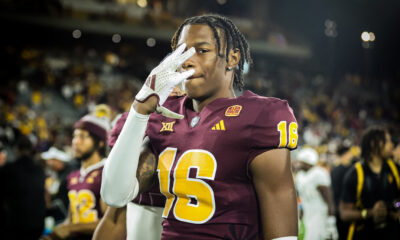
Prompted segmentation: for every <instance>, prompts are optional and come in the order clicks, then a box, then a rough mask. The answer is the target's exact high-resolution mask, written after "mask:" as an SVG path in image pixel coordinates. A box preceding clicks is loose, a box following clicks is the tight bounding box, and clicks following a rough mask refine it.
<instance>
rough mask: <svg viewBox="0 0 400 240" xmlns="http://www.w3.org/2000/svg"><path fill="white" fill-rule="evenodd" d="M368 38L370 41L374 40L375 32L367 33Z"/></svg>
mask: <svg viewBox="0 0 400 240" xmlns="http://www.w3.org/2000/svg"><path fill="white" fill-rule="evenodd" d="M369 40H370V41H371V42H373V41H375V34H374V33H373V32H370V33H369Z"/></svg>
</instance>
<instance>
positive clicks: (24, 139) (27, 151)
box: [15, 134, 34, 156]
mask: <svg viewBox="0 0 400 240" xmlns="http://www.w3.org/2000/svg"><path fill="white" fill-rule="evenodd" d="M15 147H16V149H17V151H18V153H19V154H20V155H22V156H30V155H31V154H32V153H33V150H34V149H33V144H32V142H31V140H30V139H29V138H28V136H25V135H23V134H20V135H19V137H18V139H17V141H16V143H15Z"/></svg>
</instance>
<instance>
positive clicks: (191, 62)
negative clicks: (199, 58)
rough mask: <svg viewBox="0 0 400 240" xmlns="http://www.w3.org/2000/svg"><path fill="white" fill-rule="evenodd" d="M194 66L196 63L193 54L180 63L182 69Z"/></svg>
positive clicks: (185, 69)
mask: <svg viewBox="0 0 400 240" xmlns="http://www.w3.org/2000/svg"><path fill="white" fill-rule="evenodd" d="M195 67H196V64H195V62H194V59H193V56H192V57H190V58H189V59H187V60H186V61H185V62H184V63H183V64H182V70H183V71H187V70H190V69H194V68H195Z"/></svg>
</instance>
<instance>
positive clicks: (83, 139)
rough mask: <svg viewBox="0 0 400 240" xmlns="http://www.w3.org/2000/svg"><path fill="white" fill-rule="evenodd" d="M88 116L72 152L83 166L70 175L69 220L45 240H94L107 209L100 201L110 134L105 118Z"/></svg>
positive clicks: (79, 126) (77, 125)
mask: <svg viewBox="0 0 400 240" xmlns="http://www.w3.org/2000/svg"><path fill="white" fill-rule="evenodd" d="M98 114H99V112H96V113H95V114H93V115H86V116H84V117H83V118H81V119H80V120H79V121H78V122H76V123H75V125H74V129H75V130H74V134H73V139H72V148H73V151H74V155H75V157H76V158H77V160H78V161H79V162H80V163H81V168H80V169H79V170H76V171H73V172H71V173H70V174H69V175H68V184H67V187H68V197H69V206H70V207H69V211H70V212H69V216H70V217H69V218H67V219H66V221H64V222H63V223H62V224H59V225H57V226H56V227H55V228H54V229H53V232H51V234H50V235H48V236H46V237H45V239H76V240H86V239H92V235H93V232H94V230H95V229H96V226H97V224H98V223H99V221H100V219H101V217H102V216H103V213H104V211H105V208H106V205H105V204H104V202H103V200H102V199H101V197H100V186H101V177H102V171H103V166H104V162H105V157H106V155H107V152H106V144H107V138H108V134H109V130H110V125H109V121H108V120H107V119H106V118H105V116H104V117H101V118H99V117H96V115H98Z"/></svg>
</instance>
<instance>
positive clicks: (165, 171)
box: [101, 15, 298, 239]
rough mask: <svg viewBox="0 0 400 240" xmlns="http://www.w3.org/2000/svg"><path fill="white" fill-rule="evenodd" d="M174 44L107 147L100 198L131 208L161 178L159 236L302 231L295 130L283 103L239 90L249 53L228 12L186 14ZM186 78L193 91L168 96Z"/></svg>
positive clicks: (292, 235)
mask: <svg viewBox="0 0 400 240" xmlns="http://www.w3.org/2000/svg"><path fill="white" fill-rule="evenodd" d="M171 45H172V49H173V50H174V52H173V53H172V54H171V55H169V56H168V57H167V58H165V59H164V61H162V62H161V63H160V65H159V66H157V67H156V68H155V69H153V70H152V72H151V73H150V75H149V77H148V78H147V80H146V83H145V84H144V86H143V87H142V89H141V90H140V91H139V93H138V94H137V95H136V97H135V101H134V103H133V105H132V108H131V109H130V112H129V114H128V117H127V120H126V123H125V125H124V127H123V129H122V131H121V134H120V136H119V138H118V140H117V142H116V144H115V145H114V147H113V149H112V151H111V152H110V155H109V157H108V160H107V162H106V164H105V167H104V172H103V182H102V189H101V195H102V197H103V199H104V200H105V201H106V203H107V204H109V205H112V206H116V207H121V206H125V205H126V204H127V203H128V202H130V201H132V199H134V198H135V197H136V196H137V195H138V193H140V192H143V191H146V190H147V189H149V188H151V187H152V186H153V184H154V180H155V179H157V181H158V183H159V186H160V187H159V188H160V191H161V193H163V194H164V196H165V197H166V199H167V200H166V204H165V207H164V211H163V214H162V215H163V217H164V218H165V220H164V221H163V233H162V239H297V225H298V223H297V202H296V191H295V188H294V183H293V178H292V173H291V163H290V154H289V150H291V149H294V148H296V146H297V139H298V135H297V122H296V119H295V117H294V114H293V111H292V109H291V108H290V107H289V105H288V103H287V101H285V100H281V99H277V98H272V97H261V96H258V95H256V94H254V93H252V92H250V91H246V92H244V94H243V95H242V96H240V97H236V96H235V93H234V87H237V88H238V89H239V90H241V89H242V88H243V86H244V81H243V68H244V65H245V63H246V62H247V63H248V64H251V57H250V51H249V46H248V43H247V41H246V40H245V37H244V36H243V35H242V34H241V33H240V31H239V30H238V28H237V27H236V26H235V25H234V24H233V23H232V22H231V21H230V20H229V19H227V18H225V17H222V16H219V15H204V16H198V17H192V18H189V19H186V20H185V22H184V23H183V24H182V25H181V26H180V27H179V29H178V30H177V32H176V33H175V35H174V37H173V39H172V44H171ZM181 82H183V83H184V86H185V91H186V93H187V96H185V97H170V98H168V95H169V93H170V92H171V90H172V89H173V87H174V86H175V85H177V84H180V83H181ZM167 98H168V99H167ZM156 113H161V114H156ZM140 146H142V147H140Z"/></svg>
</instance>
